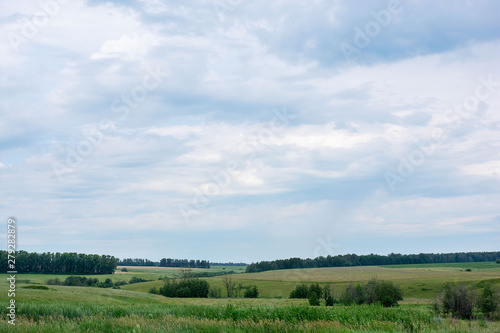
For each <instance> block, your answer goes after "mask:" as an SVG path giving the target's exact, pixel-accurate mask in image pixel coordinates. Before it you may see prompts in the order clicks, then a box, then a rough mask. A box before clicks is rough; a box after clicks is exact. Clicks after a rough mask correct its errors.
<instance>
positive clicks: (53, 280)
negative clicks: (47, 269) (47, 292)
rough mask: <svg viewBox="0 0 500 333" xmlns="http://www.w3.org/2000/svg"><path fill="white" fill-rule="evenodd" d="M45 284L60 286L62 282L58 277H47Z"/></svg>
mask: <svg viewBox="0 0 500 333" xmlns="http://www.w3.org/2000/svg"><path fill="white" fill-rule="evenodd" d="M47 284H48V285H52V286H62V284H63V283H62V281H61V280H59V279H58V278H55V279H48V280H47Z"/></svg>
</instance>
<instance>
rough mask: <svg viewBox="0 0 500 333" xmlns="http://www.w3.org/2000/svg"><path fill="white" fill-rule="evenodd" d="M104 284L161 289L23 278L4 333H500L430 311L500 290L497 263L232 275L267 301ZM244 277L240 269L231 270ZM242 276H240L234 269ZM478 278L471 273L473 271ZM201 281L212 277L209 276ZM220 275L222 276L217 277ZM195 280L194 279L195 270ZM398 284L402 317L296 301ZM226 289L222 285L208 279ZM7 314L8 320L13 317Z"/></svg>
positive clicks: (3, 290)
mask: <svg viewBox="0 0 500 333" xmlns="http://www.w3.org/2000/svg"><path fill="white" fill-rule="evenodd" d="M121 268H122V267H119V268H118V269H117V272H116V274H113V275H98V276H92V277H97V278H98V279H99V280H100V281H103V280H104V279H106V278H108V277H109V278H111V279H112V280H113V281H129V280H130V278H131V277H132V276H137V277H141V278H144V279H151V280H154V281H150V282H143V283H137V284H132V285H124V286H122V287H121V289H110V288H107V289H104V288H91V287H67V286H48V288H49V289H48V290H42V289H25V288H23V287H25V286H28V285H43V284H45V283H46V281H47V280H48V279H51V278H55V277H57V278H59V279H60V280H64V278H65V277H66V275H48V274H18V275H17V276H16V278H17V285H16V305H17V309H16V310H17V317H16V326H12V325H9V324H8V323H7V320H6V319H5V320H2V321H0V331H2V332H4V331H13V332H75V331H76V332H200V331H202V332H221V331H223V332H331V331H336V332H373V331H380V332H500V323H498V322H489V321H486V320H473V321H464V320H456V319H452V318H440V317H436V316H435V315H434V314H433V313H432V311H430V307H429V304H430V302H431V301H432V299H433V298H434V296H435V295H436V293H437V292H438V291H439V290H440V288H441V287H442V285H443V284H444V283H445V282H466V283H472V284H475V285H478V286H481V284H484V283H494V284H496V285H500V265H498V264H494V263H472V264H433V265H432V264H431V265H411V266H380V267H379V266H370V267H339V268H321V269H304V270H283V271H268V272H262V273H251V274H233V275H232V279H233V281H235V282H236V284H239V283H242V284H243V285H257V286H258V288H259V291H260V295H259V298H257V299H245V298H232V299H228V298H218V299H210V298H209V299H189V298H184V299H172V298H166V297H163V296H160V295H152V294H149V293H148V291H149V289H150V288H151V287H152V286H157V287H159V286H161V285H162V284H163V282H162V281H160V280H158V278H159V277H160V276H163V277H164V276H175V275H176V274H178V272H179V270H178V269H176V268H157V267H127V270H128V272H122V271H121V270H120V269H121ZM224 268H225V269H224V270H228V271H229V270H233V271H235V272H236V271H244V268H242V270H238V268H241V267H234V266H231V267H224ZM235 268H236V269H235ZM468 268H469V269H470V271H468V270H467V269H468ZM200 270H202V271H206V270H203V269H200ZM211 270H213V271H217V270H219V271H221V270H223V269H222V267H213V268H211ZM193 271H194V270H193ZM375 276H376V277H378V278H379V279H384V280H391V281H394V283H395V284H397V285H399V286H401V287H402V289H403V297H404V300H403V302H401V306H399V307H396V308H383V307H380V306H373V305H372V306H340V305H335V306H334V307H325V306H320V307H311V306H309V305H308V303H307V300H300V299H289V298H288V295H289V292H290V291H291V290H292V289H293V288H294V287H295V286H296V285H297V284H299V283H309V282H319V283H320V285H325V284H331V285H332V286H333V287H334V291H335V292H336V293H340V292H341V291H342V290H343V289H344V288H345V287H346V286H347V285H348V284H349V283H362V282H366V281H368V280H369V279H370V278H372V277H375ZM6 277H7V275H6V274H2V275H1V281H2V282H1V283H0V301H1V302H2V304H7V302H8V297H7V289H8V288H7V287H8V284H7V279H6ZM205 279H206V280H207V281H209V283H210V285H211V286H218V287H221V288H222V287H223V286H222V277H221V276H216V277H211V278H205ZM0 312H1V313H2V317H3V318H6V313H7V309H6V307H2V308H1V310H0Z"/></svg>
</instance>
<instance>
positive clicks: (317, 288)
mask: <svg viewBox="0 0 500 333" xmlns="http://www.w3.org/2000/svg"><path fill="white" fill-rule="evenodd" d="M312 293H315V294H316V296H318V299H321V295H323V289H322V288H321V287H320V286H319V284H318V283H317V282H316V283H313V284H311V285H310V286H309V293H308V296H307V297H308V298H309V295H310V294H312Z"/></svg>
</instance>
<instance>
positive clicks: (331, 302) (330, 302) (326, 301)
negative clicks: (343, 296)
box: [325, 295, 335, 306]
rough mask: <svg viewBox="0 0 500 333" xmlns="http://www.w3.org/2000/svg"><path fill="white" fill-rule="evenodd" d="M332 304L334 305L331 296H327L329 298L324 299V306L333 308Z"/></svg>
mask: <svg viewBox="0 0 500 333" xmlns="http://www.w3.org/2000/svg"><path fill="white" fill-rule="evenodd" d="M334 303H335V301H334V299H333V296H332V295H329V296H327V297H326V299H325V305H326V306H333V304H334Z"/></svg>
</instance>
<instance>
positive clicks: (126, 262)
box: [118, 258, 158, 266]
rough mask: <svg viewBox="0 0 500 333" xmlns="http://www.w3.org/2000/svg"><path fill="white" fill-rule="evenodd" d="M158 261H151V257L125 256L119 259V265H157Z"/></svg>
mask: <svg viewBox="0 0 500 333" xmlns="http://www.w3.org/2000/svg"><path fill="white" fill-rule="evenodd" d="M157 264H158V263H155V262H154V261H151V260H149V259H139V258H134V259H132V258H125V259H122V260H120V259H118V266H156V265H157Z"/></svg>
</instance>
